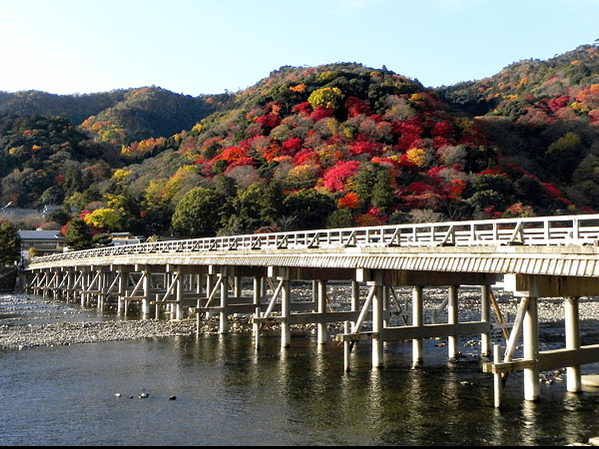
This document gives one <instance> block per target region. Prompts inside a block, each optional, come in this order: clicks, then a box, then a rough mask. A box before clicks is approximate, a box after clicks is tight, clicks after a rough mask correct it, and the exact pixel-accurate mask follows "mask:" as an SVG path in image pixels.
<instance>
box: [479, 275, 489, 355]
mask: <svg viewBox="0 0 599 449" xmlns="http://www.w3.org/2000/svg"><path fill="white" fill-rule="evenodd" d="M490 293H491V286H490V285H481V287H480V320H481V321H484V322H485V323H488V322H490V321H491V319H490V318H491V313H490V298H491V294H490ZM490 354H491V334H490V333H489V332H485V333H483V334H480V355H481V356H483V357H488V356H489V355H490Z"/></svg>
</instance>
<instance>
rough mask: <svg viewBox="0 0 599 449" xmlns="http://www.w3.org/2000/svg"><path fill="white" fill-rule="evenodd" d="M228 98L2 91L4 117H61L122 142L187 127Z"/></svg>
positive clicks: (148, 91)
mask: <svg viewBox="0 0 599 449" xmlns="http://www.w3.org/2000/svg"><path fill="white" fill-rule="evenodd" d="M229 97H230V96H229V95H228V94H222V95H207V96H199V97H195V98H194V97H191V96H189V95H180V94H176V93H173V92H170V91H168V90H165V89H162V88H160V87H155V86H151V87H144V88H139V89H127V90H114V91H111V92H104V93H97V94H85V95H55V94H48V93H44V92H38V91H24V92H16V93H7V92H0V113H5V114H13V115H28V116H32V115H40V116H45V117H53V116H56V117H62V118H65V119H67V120H68V121H70V122H71V123H72V124H73V125H75V126H81V127H82V129H83V131H85V132H86V133H88V134H90V136H92V137H94V138H97V139H99V140H102V141H105V142H114V143H117V144H123V143H125V142H131V141H133V140H142V139H146V138H149V137H161V136H171V135H173V134H175V133H177V132H180V131H181V130H183V129H189V128H191V127H192V126H193V125H194V124H195V123H196V122H197V121H198V120H200V119H202V118H204V117H206V116H207V115H209V114H211V113H213V112H215V111H216V110H217V109H221V108H223V107H225V105H226V103H227V102H228V101H229Z"/></svg>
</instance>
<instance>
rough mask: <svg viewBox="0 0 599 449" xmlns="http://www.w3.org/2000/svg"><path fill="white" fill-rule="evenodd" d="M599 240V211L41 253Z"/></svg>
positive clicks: (79, 255) (73, 256) (74, 255)
mask: <svg viewBox="0 0 599 449" xmlns="http://www.w3.org/2000/svg"><path fill="white" fill-rule="evenodd" d="M501 244H521V245H566V244H578V245H582V244H599V215H568V216H552V217H530V218H506V219H497V220H473V221H454V222H439V223H416V224H402V225H386V226H372V227H360V228H357V227H356V228H339V229H319V230H308V231H295V232H279V233H267V234H247V235H235V236H223V237H208V238H198V239H186V240H170V241H161V242H153V243H139V244H134V245H119V246H107V247H103V248H96V249H91V250H83V251H72V252H66V253H62V254H53V255H50V256H43V257H37V258H35V259H34V260H33V261H32V264H35V263H36V262H40V263H47V262H50V261H58V260H77V259H84V258H85V259H87V258H96V257H113V256H123V255H142V254H167V253H195V252H210V251H235V250H261V249H313V248H347V247H365V248H367V247H393V246H399V247H418V246H450V245H452V246H485V245H501Z"/></svg>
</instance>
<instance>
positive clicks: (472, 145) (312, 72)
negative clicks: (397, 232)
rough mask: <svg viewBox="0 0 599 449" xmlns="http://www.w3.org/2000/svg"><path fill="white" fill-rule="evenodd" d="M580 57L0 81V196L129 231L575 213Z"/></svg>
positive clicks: (584, 106)
mask: <svg viewBox="0 0 599 449" xmlns="http://www.w3.org/2000/svg"><path fill="white" fill-rule="evenodd" d="M596 57H597V48H596V46H591V45H589V46H581V47H579V48H578V49H576V50H574V51H572V52H569V53H567V54H564V55H561V56H556V57H555V58H553V59H551V60H548V61H537V60H534V61H533V60H531V61H521V62H518V63H514V64H511V65H510V66H508V67H506V68H505V69H503V70H502V71H501V72H500V73H499V74H497V75H494V76H492V77H491V78H487V79H484V80H480V81H474V82H466V83H459V84H456V85H454V86H448V87H447V86H443V87H441V88H438V89H426V88H425V87H424V86H422V85H421V84H420V83H419V82H418V81H417V80H415V79H411V78H409V77H406V76H403V75H399V74H396V73H394V72H391V71H389V70H387V69H385V68H384V67H383V69H373V68H369V67H365V66H363V65H361V64H356V63H335V64H327V65H323V66H318V67H290V66H285V67H281V68H279V69H278V70H275V71H273V72H271V73H270V74H269V76H268V77H266V78H264V79H262V80H260V81H258V82H257V83H256V84H255V85H254V86H252V87H250V88H248V89H246V90H244V91H240V92H237V93H235V94H223V95H220V96H204V97H198V98H192V97H188V96H182V95H178V94H173V93H171V92H168V91H165V90H163V89H160V88H156V87H149V88H141V89H129V90H127V91H114V92H112V93H107V94H102V95H104V96H103V97H102V95H100V94H99V96H98V97H96V96H94V95H89V96H75V97H72V98H62V97H60V96H58V98H57V97H56V96H49V97H46V96H45V95H44V94H42V93H29V94H26V93H19V94H0V111H7V112H6V113H5V114H4V115H2V116H1V117H0V125H1V126H0V158H3V159H2V162H3V163H2V169H3V171H2V172H0V175H1V176H2V177H3V178H2V181H1V184H0V188H1V190H0V199H1V200H2V201H4V202H7V201H13V202H14V203H18V204H19V205H21V206H32V205H42V204H45V203H47V202H48V201H50V200H52V201H54V202H58V203H64V204H65V205H69V206H71V207H76V208H78V209H80V210H81V211H82V213H81V216H82V217H84V218H85V220H86V221H87V222H88V224H90V225H91V226H92V227H93V228H94V229H95V230H96V231H100V230H107V229H109V230H128V231H132V232H135V233H136V234H144V235H146V236H149V235H152V234H158V235H177V236H196V235H197V236H199V235H214V234H216V233H219V234H230V233H240V232H255V231H256V230H262V231H265V230H286V229H301V228H317V227H324V226H354V225H361V226H366V225H373V224H381V223H401V222H406V221H425V220H446V219H468V218H484V217H501V216H524V215H543V214H566V213H568V214H569V213H579V212H592V211H593V210H595V209H597V208H599V174H598V173H599V128H598V127H597V119H599V114H598V112H599V109H598V105H599V103H598V100H597V99H598V98H599V81H598V76H599V67H598V66H597V59H596ZM11 95H12V96H11ZM46 95H47V94H46ZM19 98H21V99H22V101H21V100H19ZM101 98H103V100H101ZM102 101H103V102H102ZM69 102H72V103H69ZM69 104H72V105H74V106H73V111H77V112H76V113H75V112H73V111H71V110H70V109H69V107H68V105H69ZM36 108H37V109H36ZM44 111H46V112H44ZM34 112H35V114H42V113H43V114H44V115H46V116H45V117H41V116H40V115H37V116H33V115H30V114H33V113H34ZM17 113H19V114H21V115H16V114H17ZM88 113H90V115H87V116H86V117H85V118H83V116H84V115H85V114H88ZM22 114H28V115H22ZM48 116H53V117H48ZM56 116H62V117H63V118H60V117H56ZM74 117H78V119H77V120H76V119H75V118H74ZM78 120H79V121H78ZM43 161H50V162H51V163H47V164H44V163H42V162H43ZM65 210H66V209H65ZM53 218H54V219H55V220H56V221H57V222H58V223H59V224H64V223H66V221H68V219H69V217H68V214H67V213H66V212H63V214H62V215H55V216H54V217H53ZM46 226H49V225H46Z"/></svg>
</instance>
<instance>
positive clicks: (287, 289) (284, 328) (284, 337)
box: [281, 269, 291, 348]
mask: <svg viewBox="0 0 599 449" xmlns="http://www.w3.org/2000/svg"><path fill="white" fill-rule="evenodd" d="M281 271H285V275H284V278H283V289H282V292H281V316H282V317H284V318H285V319H284V320H283V322H282V323H281V348H287V347H289V345H290V344H291V324H290V323H289V315H290V314H291V281H290V280H289V270H288V269H284V270H281Z"/></svg>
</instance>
